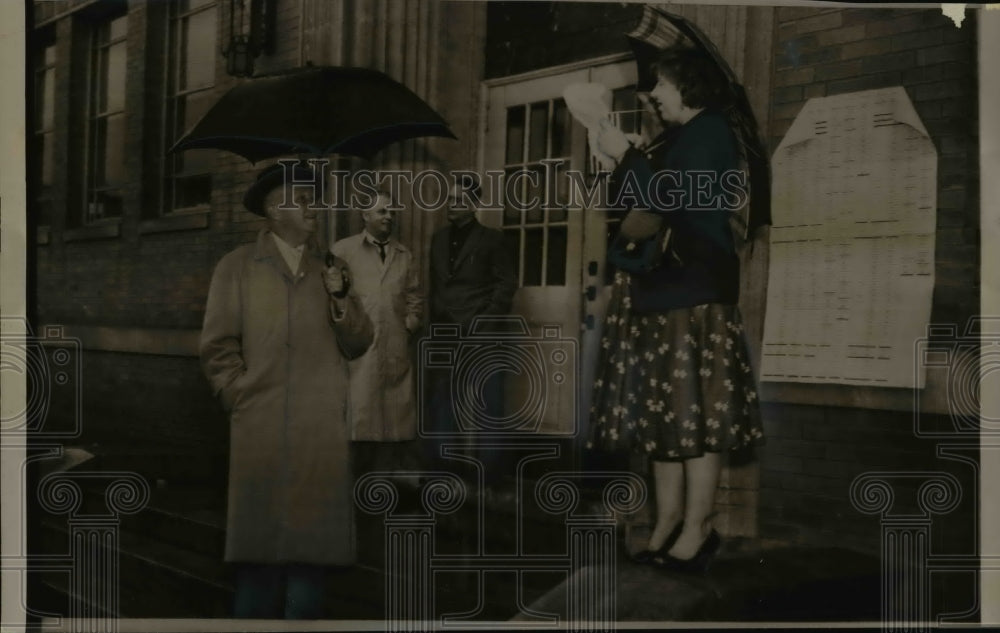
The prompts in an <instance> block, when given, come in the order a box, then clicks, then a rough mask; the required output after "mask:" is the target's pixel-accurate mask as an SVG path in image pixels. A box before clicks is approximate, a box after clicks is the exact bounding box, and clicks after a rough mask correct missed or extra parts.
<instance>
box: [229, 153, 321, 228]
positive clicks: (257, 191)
mask: <svg viewBox="0 0 1000 633" xmlns="http://www.w3.org/2000/svg"><path fill="white" fill-rule="evenodd" d="M286 178H288V184H295V185H306V186H308V185H310V184H313V185H315V187H316V198H317V199H319V198H321V197H322V196H323V171H322V170H314V169H313V168H312V167H311V166H305V165H303V164H302V163H296V164H295V165H289V166H288V167H287V168H286V167H285V165H283V164H281V163H276V164H274V165H271V166H270V167H268V168H266V169H264V170H262V171H261V172H260V173H259V174H257V179H256V180H254V182H253V184H252V185H250V188H249V189H247V192H246V193H245V194H244V195H243V206H244V207H246V208H247V211H249V212H250V213H255V214H257V215H260V216H267V210H266V209H265V208H264V199H265V198H266V197H267V194H269V193H271V192H272V191H274V190H275V189H277V188H278V187H281V186H284V184H285V179H286Z"/></svg>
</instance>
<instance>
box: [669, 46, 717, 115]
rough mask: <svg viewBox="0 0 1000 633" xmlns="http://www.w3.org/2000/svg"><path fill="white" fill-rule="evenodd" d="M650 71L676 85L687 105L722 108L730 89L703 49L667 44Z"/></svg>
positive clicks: (715, 64)
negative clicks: (672, 46) (673, 46)
mask: <svg viewBox="0 0 1000 633" xmlns="http://www.w3.org/2000/svg"><path fill="white" fill-rule="evenodd" d="M651 69H652V71H653V74H654V75H655V76H656V77H657V78H659V77H661V76H662V77H665V78H667V79H669V80H670V81H671V82H673V83H674V84H675V85H676V86H677V90H679V91H680V93H681V101H682V102H683V103H684V105H686V106H687V107H689V108H725V107H726V106H728V105H729V102H730V99H731V96H730V95H731V91H730V87H729V80H728V79H727V78H726V76H725V75H724V74H723V72H722V70H720V69H719V66H718V64H717V63H716V61H715V60H714V59H712V58H711V57H709V55H708V54H707V53H704V52H702V51H699V50H694V49H689V48H668V49H666V50H664V51H663V52H662V53H660V56H659V57H658V58H657V59H656V61H654V62H653V63H652V66H651Z"/></svg>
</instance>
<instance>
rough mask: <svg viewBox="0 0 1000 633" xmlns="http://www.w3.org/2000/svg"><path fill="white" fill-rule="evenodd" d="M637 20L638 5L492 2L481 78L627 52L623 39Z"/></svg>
mask: <svg viewBox="0 0 1000 633" xmlns="http://www.w3.org/2000/svg"><path fill="white" fill-rule="evenodd" d="M641 15H642V5H641V4H630V5H628V4H611V3H593V2H586V3H584V2H565V3H564V2H491V3H490V5H489V8H488V9H487V20H488V23H489V29H488V30H487V38H486V77H487V78H492V77H503V76H505V75H516V74H518V73H522V72H527V71H529V70H534V69H536V68H547V67H549V66H558V65H560V64H565V63H568V62H573V61H578V60H580V59H587V58H591V57H599V56H601V55H610V54H612V53H625V52H628V50H629V48H628V43H627V41H626V39H625V37H624V33H627V32H628V31H631V30H632V29H633V28H635V26H636V25H637V24H638V23H639V18H640V16H641Z"/></svg>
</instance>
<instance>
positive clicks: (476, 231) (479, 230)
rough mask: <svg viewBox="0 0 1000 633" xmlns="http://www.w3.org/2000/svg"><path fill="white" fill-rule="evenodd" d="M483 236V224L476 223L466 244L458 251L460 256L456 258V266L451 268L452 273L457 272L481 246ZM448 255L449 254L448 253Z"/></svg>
mask: <svg viewBox="0 0 1000 633" xmlns="http://www.w3.org/2000/svg"><path fill="white" fill-rule="evenodd" d="M482 237H483V226H482V225H481V224H479V223H478V222H477V223H476V226H474V227H472V231H471V232H470V233H469V237H468V238H466V240H465V244H463V245H462V250H460V251H458V257H456V258H455V267H454V268H452V269H451V273H452V274H455V271H457V270H458V269H459V268H461V267H462V264H464V263H465V260H466V259H468V258H469V257H471V256H472V254H473V253H475V252H476V250H477V249H478V248H479V240H480V239H482ZM446 256H447V255H446Z"/></svg>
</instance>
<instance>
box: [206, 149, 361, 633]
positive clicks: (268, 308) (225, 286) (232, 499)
mask: <svg viewBox="0 0 1000 633" xmlns="http://www.w3.org/2000/svg"><path fill="white" fill-rule="evenodd" d="M286 176H287V178H286ZM293 177H294V182H292V178H293ZM320 183H321V180H320V179H319V178H316V177H314V175H313V173H312V170H310V169H306V168H303V167H296V168H295V169H294V171H293V170H292V169H288V174H286V173H285V170H284V169H283V166H282V165H280V164H279V165H275V166H273V167H271V168H268V169H266V170H264V171H263V172H262V173H261V174H260V176H258V178H257V181H256V182H255V183H254V184H253V185H252V186H251V187H250V189H249V190H248V192H247V195H246V196H245V198H244V204H245V205H246V207H247V209H249V210H250V211H252V212H254V213H257V214H259V215H263V216H265V217H266V218H267V223H268V228H267V229H265V230H263V231H261V232H260V234H259V235H258V236H257V239H256V241H255V242H254V243H252V244H246V245H244V246H241V247H239V248H237V249H236V250H234V251H232V252H230V253H229V254H228V255H226V256H225V257H223V258H222V260H221V261H220V262H219V264H218V266H217V267H216V269H215V273H214V275H213V276H212V282H211V287H210V288H209V294H208V302H207V305H206V309H205V321H204V326H203V328H202V334H201V361H202V367H203V369H204V372H205V375H206V376H207V377H208V380H209V382H210V383H211V385H212V389H213V391H214V392H215V394H216V395H217V396H218V397H219V399H220V400H221V401H222V404H223V407H224V408H225V409H226V410H227V411H229V414H230V438H231V446H230V450H231V453H230V463H229V502H228V517H227V530H226V560H227V561H229V562H233V563H237V564H238V565H237V569H236V604H235V614H236V616H237V617H256V618H275V617H277V618H280V617H286V618H318V617H322V616H323V615H324V614H323V612H322V605H323V602H324V595H323V593H324V584H325V576H326V572H327V569H328V568H329V566H341V565H350V564H353V563H354V560H355V551H354V524H353V519H354V517H353V495H352V483H353V482H352V478H351V473H350V466H349V459H348V455H349V453H348V450H349V439H350V431H349V429H348V427H347V420H346V417H345V414H346V408H347V401H348V383H347V359H349V358H353V357H356V356H358V355H360V354H362V353H364V351H365V350H366V349H367V348H368V346H369V345H370V344H371V340H372V324H371V320H370V319H369V318H368V316H367V314H366V313H365V311H364V309H363V308H362V306H361V304H360V302H359V301H358V299H357V297H356V296H354V294H353V293H352V292H350V291H349V290H348V285H349V279H348V272H347V267H346V265H345V264H344V262H342V261H341V262H336V261H335V262H334V265H333V266H332V267H329V268H328V267H326V265H325V264H324V260H323V255H322V253H321V252H319V251H318V250H317V249H316V248H315V247H314V245H313V237H314V235H315V233H316V229H317V223H318V221H317V213H318V210H317V209H316V208H314V207H312V206H311V205H312V204H313V202H314V196H315V194H316V192H317V189H316V187H319V186H321V184H320Z"/></svg>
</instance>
